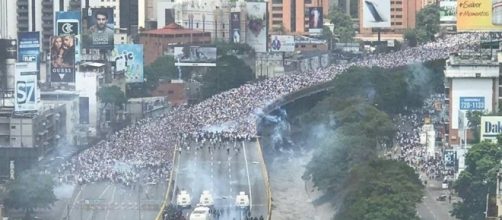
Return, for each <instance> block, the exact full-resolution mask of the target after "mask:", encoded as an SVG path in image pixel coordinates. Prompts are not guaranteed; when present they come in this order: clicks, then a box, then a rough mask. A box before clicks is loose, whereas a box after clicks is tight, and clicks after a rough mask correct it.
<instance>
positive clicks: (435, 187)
mask: <svg viewBox="0 0 502 220" xmlns="http://www.w3.org/2000/svg"><path fill="white" fill-rule="evenodd" d="M442 194H444V195H448V194H449V192H448V190H444V189H441V183H440V182H438V181H428V184H427V186H426V187H425V196H424V198H423V201H422V203H420V204H419V205H418V206H417V212H418V215H419V217H420V219H423V220H455V219H456V218H454V217H452V216H450V213H449V212H450V211H451V210H452V209H453V203H454V202H456V201H457V198H452V201H451V202H449V201H448V198H447V199H446V201H437V200H436V198H438V197H439V196H440V195H442Z"/></svg>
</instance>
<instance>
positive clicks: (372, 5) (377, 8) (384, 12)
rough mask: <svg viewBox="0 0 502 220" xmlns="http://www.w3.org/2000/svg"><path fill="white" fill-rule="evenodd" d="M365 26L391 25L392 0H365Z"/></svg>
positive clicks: (383, 26) (384, 26) (379, 26)
mask: <svg viewBox="0 0 502 220" xmlns="http://www.w3.org/2000/svg"><path fill="white" fill-rule="evenodd" d="M363 27H364V28H386V27H390V0H364V1H363Z"/></svg>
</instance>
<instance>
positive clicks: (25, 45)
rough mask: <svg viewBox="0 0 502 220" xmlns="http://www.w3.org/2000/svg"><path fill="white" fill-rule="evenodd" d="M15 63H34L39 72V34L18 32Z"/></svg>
mask: <svg viewBox="0 0 502 220" xmlns="http://www.w3.org/2000/svg"><path fill="white" fill-rule="evenodd" d="M17 38H18V41H17V42H18V44H17V45H18V48H17V61H18V62H35V63H36V64H37V65H36V67H37V69H36V70H37V71H39V70H40V32H38V31H36V32H20V33H18V35H17Z"/></svg>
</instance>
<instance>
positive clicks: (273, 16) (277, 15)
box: [272, 14, 282, 18]
mask: <svg viewBox="0 0 502 220" xmlns="http://www.w3.org/2000/svg"><path fill="white" fill-rule="evenodd" d="M272 18H282V14H272Z"/></svg>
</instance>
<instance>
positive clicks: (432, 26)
mask: <svg viewBox="0 0 502 220" xmlns="http://www.w3.org/2000/svg"><path fill="white" fill-rule="evenodd" d="M416 18H417V22H416V25H415V26H416V29H417V33H419V32H420V31H423V32H424V33H425V39H420V37H419V40H420V41H421V42H422V41H429V40H434V35H435V34H437V33H438V32H439V6H438V5H436V4H431V5H427V6H425V7H424V8H422V10H420V11H419V12H418V13H417V17H416ZM418 35H419V36H420V34H418Z"/></svg>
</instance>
